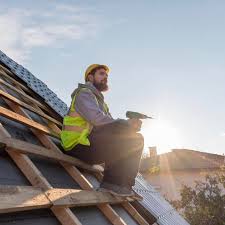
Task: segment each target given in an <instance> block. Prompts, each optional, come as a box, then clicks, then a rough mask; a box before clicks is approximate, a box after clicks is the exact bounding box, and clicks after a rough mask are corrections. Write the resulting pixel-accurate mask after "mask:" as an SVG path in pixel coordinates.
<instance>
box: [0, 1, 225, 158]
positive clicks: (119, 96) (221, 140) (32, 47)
mask: <svg viewBox="0 0 225 225" xmlns="http://www.w3.org/2000/svg"><path fill="white" fill-rule="evenodd" d="M0 5H1V7H0V49H1V50H2V51H3V52H5V53H6V54H7V55H8V56H10V57H12V58H13V59H14V60H15V61H17V62H18V63H19V64H22V65H23V66H25V67H26V68H27V69H29V70H30V71H31V72H32V73H33V74H34V75H35V76H36V77H37V78H39V79H41V80H42V81H43V82H45V83H46V84H47V85H48V87H49V88H50V89H51V90H53V91H54V92H55V93H56V94H57V95H58V96H59V97H60V98H61V99H62V100H63V101H64V102H66V103H67V105H68V106H69V105H70V102H71V98H70V94H71V93H72V91H73V90H74V89H75V88H76V87H77V84H78V83H83V75H84V71H85V69H86V67H87V66H88V65H90V64H92V63H100V64H106V65H108V66H109V67H110V69H111V71H110V74H109V86H110V90H109V91H108V92H107V93H105V99H106V102H107V103H108V105H109V107H110V111H111V113H112V115H113V116H114V118H125V113H126V111H127V110H132V111H138V112H142V113H145V114H147V115H150V116H153V117H154V118H155V119H154V120H144V121H143V128H142V131H141V133H142V134H143V135H144V137H145V151H147V147H149V146H157V149H158V153H164V152H168V151H170V150H171V149H173V148H187V149H194V150H198V151H205V152H211V153H217V154H224V153H225V104H224V99H225V41H224V40H225V14H224V10H225V1H217V0H214V1H207V0H205V1H203V0H202V1H201V0H195V1H194V0H190V1H184V0H181V1H175V0H170V1H166V0H161V1H153V0H145V1H142V0H141V1H100V0H99V1H91V0H89V1H88V0H87V1H54V0H51V1H43V0H40V1H23V0H21V1H10V0H9V1H3V0H0Z"/></svg>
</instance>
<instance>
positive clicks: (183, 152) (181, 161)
mask: <svg viewBox="0 0 225 225" xmlns="http://www.w3.org/2000/svg"><path fill="white" fill-rule="evenodd" d="M224 164H225V156H223V155H218V154H213V153H207V152H200V151H195V150H190V149H172V151H171V152H167V153H163V154H160V155H157V156H155V157H149V158H145V159H143V161H142V171H145V170H148V169H151V168H153V167H155V166H156V167H158V168H159V169H160V171H171V170H192V169H218V168H220V167H221V166H223V165H224Z"/></svg>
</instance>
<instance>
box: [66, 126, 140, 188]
mask: <svg viewBox="0 0 225 225" xmlns="http://www.w3.org/2000/svg"><path fill="white" fill-rule="evenodd" d="M89 140H90V143H91V146H85V145H77V146H75V147H74V148H73V149H72V150H70V151H65V153H66V154H68V155H70V156H74V157H76V158H78V159H80V160H82V161H84V162H87V163H89V164H99V163H105V171H104V178H103V181H105V182H109V183H113V184H118V185H123V186H128V187H131V186H133V185H134V184H135V177H136V175H137V173H138V169H139V163H140V159H141V155H142V151H143V146H144V139H143V136H142V135H141V134H139V133H135V132H134V131H131V130H130V129H128V128H124V127H121V125H118V124H117V123H116V122H115V123H110V124H107V125H103V126H99V127H95V128H94V129H93V130H92V132H91V134H90V136H89Z"/></svg>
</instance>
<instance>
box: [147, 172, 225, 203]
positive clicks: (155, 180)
mask: <svg viewBox="0 0 225 225" xmlns="http://www.w3.org/2000/svg"><path fill="white" fill-rule="evenodd" d="M218 171H219V170H188V171H185V170H184V171H171V172H164V173H159V174H143V176H144V178H145V179H146V180H147V181H148V182H149V183H150V184H151V185H153V186H154V187H155V188H156V189H157V190H158V191H159V192H160V193H161V194H162V195H163V196H165V197H166V199H169V200H177V199H179V198H180V194H179V192H180V189H181V187H182V184H185V185H188V186H190V187H194V186H195V181H196V180H198V181H204V180H205V175H206V173H209V174H213V173H215V172H218ZM221 188H222V190H223V193H225V189H224V188H223V187H221Z"/></svg>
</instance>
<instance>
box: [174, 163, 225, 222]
mask: <svg viewBox="0 0 225 225" xmlns="http://www.w3.org/2000/svg"><path fill="white" fill-rule="evenodd" d="M223 188H225V168H224V167H223V168H221V171H220V172H217V173H215V174H213V175H209V174H207V175H206V176H205V180H204V181H203V182H201V181H195V187H194V188H191V187H189V186H187V185H183V186H182V188H181V190H180V195H181V199H180V200H177V201H171V203H172V205H173V206H174V207H175V208H176V209H177V210H178V211H180V212H181V214H183V216H184V217H185V219H186V220H187V221H188V222H189V223H190V224H191V225H225V194H223V193H222V189H223Z"/></svg>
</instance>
